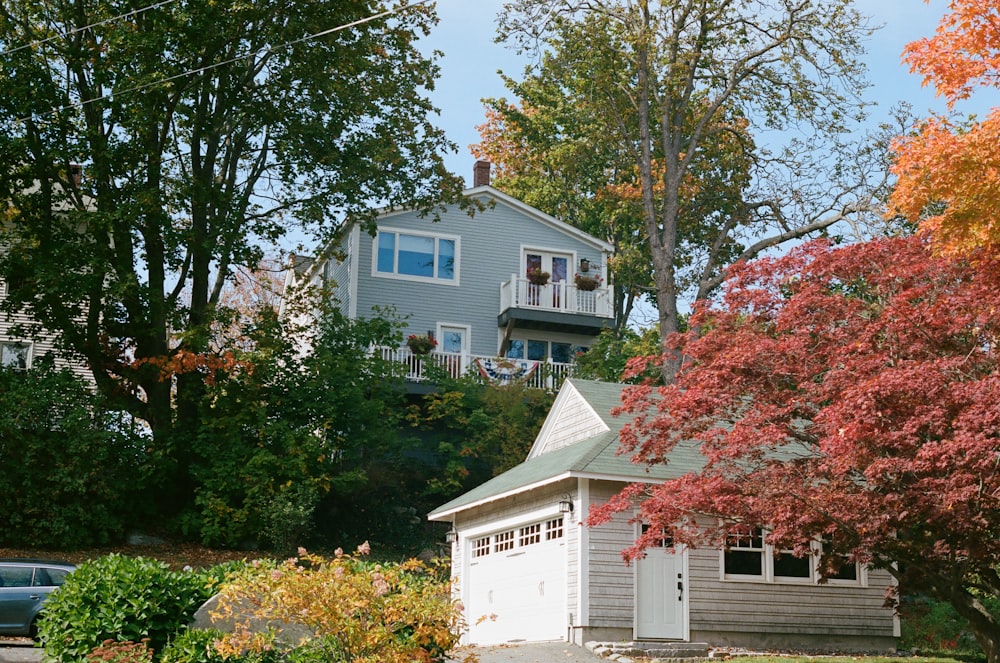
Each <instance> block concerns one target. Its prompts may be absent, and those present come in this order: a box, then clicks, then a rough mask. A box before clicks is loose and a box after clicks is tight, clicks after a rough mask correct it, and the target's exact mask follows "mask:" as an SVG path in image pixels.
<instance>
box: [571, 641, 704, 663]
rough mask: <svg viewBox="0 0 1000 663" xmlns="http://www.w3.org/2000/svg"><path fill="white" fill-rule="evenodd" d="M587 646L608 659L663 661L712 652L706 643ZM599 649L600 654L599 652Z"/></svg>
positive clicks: (649, 642) (630, 643) (637, 643)
mask: <svg viewBox="0 0 1000 663" xmlns="http://www.w3.org/2000/svg"><path fill="white" fill-rule="evenodd" d="M591 645H594V646H591ZM586 646H587V649H590V650H591V651H593V652H594V653H596V654H598V655H599V656H604V657H607V658H610V657H611V656H612V655H616V656H628V657H640V658H653V659H661V660H672V659H681V658H707V657H708V654H709V651H710V650H711V647H709V645H708V644H707V643H704V642H658V641H635V642H601V643H589V642H588V643H587V645H586ZM598 649H599V650H600V652H598V651H597V650H598Z"/></svg>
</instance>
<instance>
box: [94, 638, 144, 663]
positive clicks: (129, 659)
mask: <svg viewBox="0 0 1000 663" xmlns="http://www.w3.org/2000/svg"><path fill="white" fill-rule="evenodd" d="M87 663H153V650H152V649H150V648H149V647H148V646H147V644H146V641H145V640H144V641H142V642H121V641H119V640H105V641H104V642H102V643H101V644H100V645H98V646H97V647H94V648H93V649H91V650H90V653H89V654H88V655H87Z"/></svg>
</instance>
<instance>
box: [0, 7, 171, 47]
mask: <svg viewBox="0 0 1000 663" xmlns="http://www.w3.org/2000/svg"><path fill="white" fill-rule="evenodd" d="M174 1H175V0H163V1H162V2H157V3H156V4H154V5H147V6H146V7H141V8H139V9H134V10H132V11H130V12H128V13H126V14H119V15H118V16H112V17H111V18H106V19H104V20H103V21H98V22H96V23H91V24H90V25H85V26H83V27H81V28H73V29H72V30H70V31H69V32H63V33H61V34H58V35H53V36H51V37H46V38H45V39H39V40H38V41H33V42H31V43H30V44H22V45H21V46H15V47H14V48H12V49H10V50H6V51H0V57H3V56H5V55H8V54H10V53H17V52H18V51H23V50H24V49H26V48H35V47H36V46H41V45H42V44H47V43H48V42H50V41H55V40H56V39H65V38H66V37H69V36H70V35H75V34H77V33H78V32H83V31H84V30H90V29H91V28H96V27H100V26H102V25H107V24H108V23H112V22H114V21H118V20H121V19H123V18H129V17H131V16H137V15H139V14H142V13H143V12H147V11H149V10H151V9H159V8H160V7H163V6H164V5H169V4H170V3H171V2H174Z"/></svg>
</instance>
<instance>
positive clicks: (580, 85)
mask: <svg viewBox="0 0 1000 663" xmlns="http://www.w3.org/2000/svg"><path fill="white" fill-rule="evenodd" d="M871 34H872V29H871V28H870V27H869V24H868V22H867V21H866V20H865V19H864V17H862V16H861V15H859V14H858V12H857V11H855V10H854V9H852V7H851V3H850V0H831V1H830V2H824V3H802V2H798V1H797V0H751V1H748V2H739V3H735V2H729V1H728V0H708V1H705V0H681V1H679V2H677V1H671V2H667V1H665V0H652V1H651V0H597V1H591V0H588V1H582V0H580V1H577V0H571V1H569V2H566V1H564V0H511V2H508V3H507V4H506V5H505V7H504V11H503V12H502V14H501V16H500V39H505V40H508V41H509V42H511V43H512V44H514V45H515V46H517V47H519V48H522V49H536V48H541V49H543V50H546V51H550V52H551V53H552V56H551V58H549V57H544V58H542V59H541V60H540V64H538V65H535V66H533V67H529V68H528V70H527V71H526V73H525V79H526V82H525V83H524V84H522V85H519V86H518V89H517V91H519V92H520V91H521V90H522V89H523V90H526V91H527V92H529V93H531V94H528V95H527V97H528V98H527V100H526V112H527V109H534V108H536V107H538V106H539V105H540V104H541V103H542V102H544V103H550V102H551V101H552V100H553V99H556V100H557V99H558V98H559V95H558V94H556V93H552V92H549V93H548V95H547V97H544V98H543V97H540V96H539V95H535V94H533V93H534V91H535V89H536V88H539V87H541V88H542V89H545V90H557V91H558V92H560V93H562V94H564V95H565V96H566V100H565V102H559V103H560V104H561V106H560V108H562V109H574V108H579V109H582V110H580V111H579V113H577V112H576V111H572V110H570V111H569V112H570V113H572V114H571V115H570V117H571V118H574V119H573V121H574V122H575V118H576V117H583V118H584V122H583V123H582V126H583V130H584V131H585V134H584V135H583V137H582V140H581V139H577V140H578V142H579V144H580V145H581V146H582V148H583V149H585V148H586V146H587V145H591V144H592V145H596V146H598V149H597V150H596V154H597V157H598V158H603V156H604V155H605V153H606V150H604V149H603V146H605V145H611V142H610V141H613V143H614V145H613V146H612V147H611V149H613V150H614V153H616V154H620V155H621V159H623V160H622V161H620V162H617V163H621V164H622V165H624V164H625V163H626V161H625V160H627V163H628V164H629V166H630V168H629V171H631V172H626V171H625V170H624V169H616V171H615V172H621V173H623V174H624V175H625V176H626V177H631V178H632V179H631V185H632V187H633V188H634V191H635V200H636V201H637V202H636V207H637V209H638V212H637V216H638V218H639V219H640V220H641V223H640V224H639V226H638V227H639V228H641V231H640V232H639V233H634V234H633V236H634V237H635V239H636V241H641V242H648V244H649V250H650V253H649V256H650V260H651V263H652V265H651V266H652V269H651V272H650V273H651V275H652V282H653V290H654V293H655V299H656V304H657V307H658V310H659V328H660V335H661V338H662V339H664V340H665V339H667V338H668V337H669V336H670V334H671V333H673V332H676V331H677V330H678V328H679V325H680V317H679V307H678V301H679V299H680V297H681V296H682V295H683V294H684V293H685V292H686V291H690V292H691V293H692V294H693V295H694V298H695V299H703V298H705V297H707V295H708V293H709V292H711V291H712V290H713V289H714V288H715V287H717V286H718V285H719V284H720V283H721V282H722V280H723V279H724V278H725V275H726V268H727V267H728V265H730V264H732V263H733V262H735V261H738V260H742V259H748V258H752V257H754V256H756V255H759V254H760V253H761V252H763V251H765V250H767V249H770V248H772V247H774V246H777V245H780V244H782V243H784V242H788V241H790V240H794V239H797V238H800V237H804V236H806V235H809V234H811V233H818V232H821V231H826V230H827V229H829V228H830V227H831V226H833V225H834V224H835V223H838V222H841V221H845V222H854V223H858V222H859V220H866V219H868V218H871V219H872V220H874V219H876V218H877V214H878V211H879V205H878V204H877V202H878V196H879V195H880V194H881V187H882V186H883V184H884V181H885V164H884V163H883V158H884V152H883V150H882V149H880V147H879V145H878V143H876V142H874V141H873V140H872V139H871V138H869V137H865V138H863V139H862V140H860V141H857V142H847V139H846V138H845V137H849V134H850V132H851V131H852V130H855V129H856V128H857V127H856V126H855V125H854V121H855V120H859V119H861V116H862V103H861V101H860V98H859V95H860V94H861V92H862V91H863V89H864V87H865V86H866V83H865V80H864V67H863V65H862V63H861V60H860V59H859V57H860V55H862V54H863V47H862V42H863V40H864V39H866V38H867V37H869V36H870V35H871ZM562 60H566V61H567V62H569V63H570V64H571V65H572V66H565V65H561V64H560V65H559V66H555V65H554V64H553V63H554V62H559V61H562ZM744 123H745V124H744ZM564 124H565V126H571V125H570V124H569V123H568V122H567V123H564ZM726 135H728V136H730V138H729V139H728V140H724V139H723V138H722V137H723V136H726ZM776 135H785V136H793V138H792V139H790V140H788V141H786V143H785V145H783V146H782V147H781V148H774V149H769V148H768V147H767V146H766V144H765V140H767V139H768V138H770V137H773V136H776ZM800 136H801V137H800ZM536 138H538V137H536V136H534V135H529V136H528V139H529V140H530V141H532V143H533V144H537V145H540V144H541V140H542V139H544V140H551V141H553V142H554V143H557V144H561V143H562V141H563V140H572V139H575V138H576V136H575V135H573V134H572V133H570V134H568V135H562V134H556V135H552V134H551V133H549V134H546V133H544V132H543V134H542V137H541V138H539V139H538V140H536ZM720 145H726V146H727V150H724V151H721V152H720V150H719V148H718V146H720ZM533 149H535V148H533ZM539 149H542V148H539ZM723 156H725V158H726V159H728V160H721V161H720V157H723ZM744 168H749V183H750V186H749V187H747V186H744V183H745V182H747V179H746V178H745V174H744ZM734 175H735V176H736V178H737V180H736V182H735V183H733V184H730V185H725V184H724V183H726V182H727V181H728V180H729V179H730V178H731V177H732V176H734ZM707 182H716V185H715V191H717V192H719V194H721V195H715V194H712V193H711V192H710V191H709V190H702V191H698V189H697V185H699V184H704V183H707ZM567 184H568V185H570V186H572V185H574V184H575V182H574V181H572V180H571V181H569V182H567ZM692 193H696V194H697V195H693V196H692ZM702 193H705V194H706V197H705V199H704V201H702V202H699V203H697V204H693V203H694V202H695V201H698V196H699V195H701V194H702ZM734 195H738V196H739V197H738V199H737V200H734V199H733V198H734ZM706 212H707V214H706ZM664 351H665V352H667V354H668V361H665V362H664V363H663V368H662V374H663V377H664V379H665V380H667V381H672V380H673V378H674V376H675V375H676V372H677V369H678V367H679V361H680V357H679V355H677V354H676V352H674V351H672V350H670V349H669V348H664Z"/></svg>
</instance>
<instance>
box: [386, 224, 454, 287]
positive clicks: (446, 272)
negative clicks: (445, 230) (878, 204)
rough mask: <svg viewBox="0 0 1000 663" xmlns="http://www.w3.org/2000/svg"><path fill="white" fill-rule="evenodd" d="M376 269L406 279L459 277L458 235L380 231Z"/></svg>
mask: <svg viewBox="0 0 1000 663" xmlns="http://www.w3.org/2000/svg"><path fill="white" fill-rule="evenodd" d="M375 271H376V273H378V274H385V275H393V276H397V277H402V278H413V279H420V280H424V279H426V280H432V281H446V282H450V283H454V282H457V280H458V238H457V237H444V236H439V235H428V234H421V233H412V232H400V231H395V230H379V233H378V238H377V240H376V257H375Z"/></svg>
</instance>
